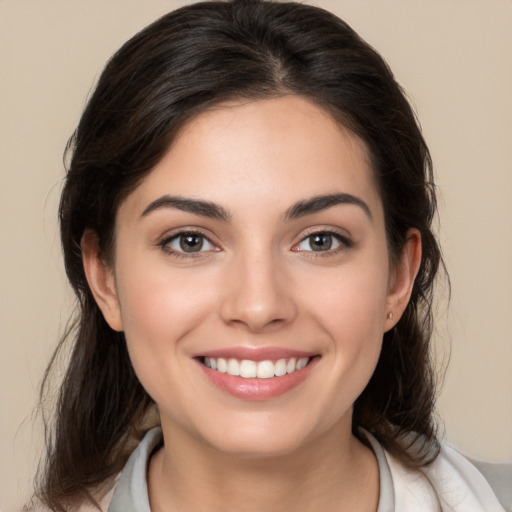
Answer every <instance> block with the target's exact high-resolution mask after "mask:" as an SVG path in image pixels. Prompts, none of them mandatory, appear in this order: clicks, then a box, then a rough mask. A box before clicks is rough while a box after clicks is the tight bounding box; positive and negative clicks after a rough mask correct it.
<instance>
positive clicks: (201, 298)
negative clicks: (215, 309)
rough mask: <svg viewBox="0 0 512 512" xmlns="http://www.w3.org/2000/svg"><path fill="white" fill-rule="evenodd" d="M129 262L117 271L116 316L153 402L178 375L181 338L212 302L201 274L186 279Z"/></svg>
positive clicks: (192, 328) (134, 365)
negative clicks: (119, 277)
mask: <svg viewBox="0 0 512 512" xmlns="http://www.w3.org/2000/svg"><path fill="white" fill-rule="evenodd" d="M133 263H134V262H133V260H132V262H131V267H130V270H125V271H124V272H123V269H122V268H119V273H118V275H122V276H123V279H122V280H121V279H120V280H119V281H118V283H117V289H118V296H119V302H120V306H121V316H122V321H123V327H124V333H125V337H126V343H127V346H128V351H129V354H130V359H131V361H132V364H133V367H134V369H135V372H136V374H137V376H138V377H139V380H140V381H141V383H142V384H143V386H144V387H145V388H146V390H147V391H148V393H149V394H150V395H151V396H153V398H156V396H157V395H158V393H159V392H161V390H162V389H168V387H169V386H168V384H169V377H170V376H171V377H172V376H173V375H177V370H178V357H179V356H180V354H181V355H183V352H184V351H185V350H186V343H182V340H183V339H184V338H186V336H187V334H188V333H190V332H192V331H194V330H195V329H197V328H198V326H200V325H201V324H202V323H203V322H204V319H205V317H206V316H207V315H208V314H209V312H210V311H211V308H212V304H214V302H215V301H214V297H213V296H212V292H211V288H210V287H206V286H204V276H203V278H201V276H199V275H195V277H194V278H193V279H191V278H190V276H188V277H186V278H185V277H183V276H180V275H179V274H176V273H171V272H169V270H168V269H167V270H166V269H165V268H162V266H160V267H159V266H151V265H141V266H136V267H137V268H135V266H134V265H133ZM159 390H160V391H159Z"/></svg>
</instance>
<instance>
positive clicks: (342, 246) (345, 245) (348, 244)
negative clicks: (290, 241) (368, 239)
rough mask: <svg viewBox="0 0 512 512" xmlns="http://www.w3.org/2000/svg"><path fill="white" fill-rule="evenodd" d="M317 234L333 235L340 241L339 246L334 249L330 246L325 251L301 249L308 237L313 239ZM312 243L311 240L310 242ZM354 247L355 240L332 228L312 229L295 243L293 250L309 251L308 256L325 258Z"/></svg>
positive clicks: (333, 237) (334, 238)
mask: <svg viewBox="0 0 512 512" xmlns="http://www.w3.org/2000/svg"><path fill="white" fill-rule="evenodd" d="M315 236H329V237H332V239H333V240H335V241H336V242H338V243H339V246H338V247H335V248H334V249H331V248H328V249H326V250H325V251H314V250H309V251H307V250H306V251H305V250H300V249H298V247H299V246H300V245H301V244H302V243H303V242H305V241H307V240H308V239H312V238H313V237H315ZM310 244H311V242H310ZM352 247H353V242H352V241H351V240H350V239H348V238H347V237H346V236H344V235H342V234H340V233H338V232H337V231H332V230H318V231H312V232H310V233H307V234H306V236H304V237H303V238H302V239H301V240H300V242H299V243H298V244H295V245H294V247H293V248H292V250H294V251H295V252H303V253H308V257H310V258H323V257H329V256H333V255H335V254H338V253H340V252H342V251H346V250H347V249H350V248H352Z"/></svg>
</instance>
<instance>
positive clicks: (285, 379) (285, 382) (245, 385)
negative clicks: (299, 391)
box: [197, 357, 320, 400]
mask: <svg viewBox="0 0 512 512" xmlns="http://www.w3.org/2000/svg"><path fill="white" fill-rule="evenodd" d="M319 359H320V358H319V357H313V358H312V359H311V360H310V361H309V363H308V364H307V366H305V367H304V368H302V369H301V370H297V371H295V372H293V373H289V374H287V375H283V376H281V377H272V378H270V379H245V378H244V377H239V376H236V375H229V374H228V373H221V372H218V371H217V370H212V369H211V368H207V367H206V366H205V365H204V364H203V363H202V362H201V361H199V360H198V361H197V362H198V364H199V366H200V367H201V369H202V370H203V372H204V374H205V375H206V377H207V378H208V379H209V380H210V382H212V383H213V384H214V385H215V386H216V387H217V388H219V389H220V390H222V391H224V392H226V393H228V394H230V395H232V396H235V397H237V398H243V399H244V400H269V399H271V398H275V397H278V396H281V395H284V394H285V393H288V392H289V391H291V390H292V389H293V388H295V387H297V386H298V385H299V384H300V383H301V382H303V381H304V380H305V379H307V377H308V376H309V374H310V373H311V371H312V370H313V368H314V366H316V363H317V362H318V360H319Z"/></svg>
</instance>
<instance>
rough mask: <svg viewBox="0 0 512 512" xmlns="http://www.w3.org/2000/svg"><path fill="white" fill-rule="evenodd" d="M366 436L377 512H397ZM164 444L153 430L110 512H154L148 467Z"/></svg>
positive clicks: (378, 451) (381, 462)
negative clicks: (376, 490)
mask: <svg viewBox="0 0 512 512" xmlns="http://www.w3.org/2000/svg"><path fill="white" fill-rule="evenodd" d="M365 435H366V437H367V439H368V442H369V443H370V445H371V447H372V450H373V451H374V453H375V456H376V458H377V463H378V466H379V479H380V496H379V508H378V510H377V512H394V510H395V502H394V491H393V479H392V477H391V472H390V470H389V466H388V463H387V461H386V455H385V453H384V450H383V449H382V447H381V446H380V444H379V443H378V441H377V440H376V439H375V438H374V437H373V436H372V435H371V434H369V433H367V432H365ZM161 441H162V431H161V429H160V428H158V427H157V428H154V429H152V430H150V431H149V432H148V433H147V434H146V435H145V437H144V439H143V440H142V441H141V443H140V444H139V446H138V447H137V448H136V449H135V451H134V452H133V453H132V455H131V457H130V458H129V459H128V462H127V463H126V465H125V467H124V469H123V472H122V473H121V476H120V478H119V481H118V483H117V485H116V489H115V491H114V495H113V497H112V501H111V502H110V505H109V507H108V512H151V509H150V507H149V497H148V488H147V480H146V477H147V467H148V462H149V458H150V457H151V454H152V453H153V451H154V449H155V447H156V446H157V445H158V444H160V443H161Z"/></svg>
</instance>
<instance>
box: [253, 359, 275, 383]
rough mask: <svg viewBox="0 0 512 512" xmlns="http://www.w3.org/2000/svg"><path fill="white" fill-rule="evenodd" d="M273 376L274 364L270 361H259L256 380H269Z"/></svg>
mask: <svg viewBox="0 0 512 512" xmlns="http://www.w3.org/2000/svg"><path fill="white" fill-rule="evenodd" d="M273 376H274V363H273V362H272V361H260V362H259V363H258V374H257V377H258V379H270V378H272V377H273Z"/></svg>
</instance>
